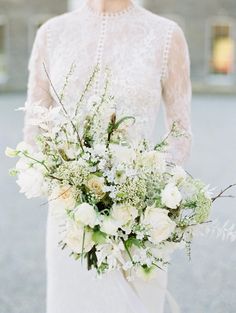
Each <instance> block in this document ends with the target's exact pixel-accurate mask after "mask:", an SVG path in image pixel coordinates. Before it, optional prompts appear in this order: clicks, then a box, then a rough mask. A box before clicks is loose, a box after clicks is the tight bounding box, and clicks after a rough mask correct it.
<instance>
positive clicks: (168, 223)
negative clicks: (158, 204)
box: [143, 206, 176, 244]
mask: <svg viewBox="0 0 236 313" xmlns="http://www.w3.org/2000/svg"><path fill="white" fill-rule="evenodd" d="M143 223H144V224H145V225H149V226H151V228H150V230H149V236H150V240H151V241H152V242H153V243H156V244H157V243H159V242H162V241H164V240H166V239H168V238H169V237H170V235H171V234H172V232H173V231H174V229H175V226H176V224H175V222H173V221H172V220H171V219H170V218H169V216H168V210H164V209H160V208H155V207H153V206H151V207H147V208H146V210H145V215H144V219H143Z"/></svg>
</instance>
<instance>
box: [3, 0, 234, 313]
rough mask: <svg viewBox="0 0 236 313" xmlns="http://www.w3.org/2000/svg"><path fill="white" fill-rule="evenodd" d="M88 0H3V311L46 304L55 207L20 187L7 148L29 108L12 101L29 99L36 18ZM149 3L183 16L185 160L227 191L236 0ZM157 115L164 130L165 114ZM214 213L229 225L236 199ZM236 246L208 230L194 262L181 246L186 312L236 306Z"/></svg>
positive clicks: (173, 279) (179, 270)
mask: <svg viewBox="0 0 236 313" xmlns="http://www.w3.org/2000/svg"><path fill="white" fill-rule="evenodd" d="M81 1H82V0H81ZM81 1H70V2H69V3H68V2H67V1H62V0H57V1H51V2H46V1H44V0H41V1H36V0H34V1H33V0H28V1H26V0H24V1H23V0H0V160H1V162H0V171H1V176H0V177H1V179H0V194H1V202H0V203H1V204H0V238H1V243H0V248H1V250H0V313H45V289H46V270H45V255H44V254H45V250H44V249H45V247H44V246H45V229H46V216H47V207H46V206H42V205H41V204H42V203H43V202H44V201H43V200H30V201H27V200H26V199H25V198H24V196H22V195H21V194H19V193H18V187H17V186H16V184H15V179H14V178H11V177H9V176H8V169H9V168H10V167H13V166H14V162H15V160H11V159H7V158H6V157H5V156H4V150H5V146H6V145H8V146H12V147H14V146H15V144H16V143H17V142H18V141H19V140H21V139H22V126H23V114H22V113H21V112H15V111H14V109H15V108H17V107H19V106H23V105H24V102H25V99H26V93H25V89H26V83H27V62H28V58H29V55H30V51H31V47H32V42H33V39H34V35H35V31H36V29H37V27H38V26H39V25H41V23H43V22H44V21H45V20H46V19H47V18H49V17H51V16H53V15H57V14H60V13H63V12H65V11H67V10H72V9H74V8H76V7H78V6H79V5H80V4H81ZM139 2H141V1H139ZM143 4H144V5H145V6H146V7H147V8H149V9H151V10H153V11H155V12H156V13H158V14H161V15H165V16H168V17H171V18H172V19H175V20H176V21H177V22H178V23H179V24H180V25H181V26H182V27H183V29H184V31H185V34H186V38H187V40H188V42H189V48H190V53H191V60H192V81H193V89H194V97H193V104H192V122H193V133H194V143H193V151H192V157H191V160H190V162H189V163H188V166H187V168H188V170H189V171H190V172H191V173H192V174H193V175H194V176H195V177H199V178H201V179H203V180H204V181H206V182H207V183H209V184H210V185H211V186H212V187H215V186H217V187H218V188H217V190H216V191H219V189H220V187H225V186H226V185H228V184H229V183H231V182H236V165H235V160H236V140H235V135H236V92H235V88H236V84H235V78H236V72H235V49H234V46H235V37H234V36H235V33H236V32H235V27H236V26H235V19H236V2H235V1H234V0H233V1H230V0H227V1H226V0H225V1H222V0H218V1H214V0H212V1H211V0H208V1H207V2H203V1H198V2H197V1H192V0H181V1H180V2H178V3H176V2H175V1H174V0H173V1H172V0H165V1H164V0H156V1H154V0H152V1H151V0H150V1H148V0H146V1H145V3H144V1H143ZM204 5H205V7H204ZM159 122H160V123H159V124H160V127H159V129H158V130H157V131H158V133H159V134H160V135H161V134H162V133H163V116H162V114H161V115H160V116H159ZM232 193H234V194H235V195H236V190H233V191H232ZM212 219H218V220H219V224H220V225H221V226H223V224H224V223H225V222H227V221H229V222H228V225H229V226H230V225H233V224H236V199H222V200H219V202H217V203H216V205H215V208H214V211H213V214H212ZM235 251H236V242H230V241H229V240H225V241H223V240H221V239H220V238H216V236H215V235H209V236H206V237H199V238H197V239H196V240H195V241H194V244H193V248H192V261H191V262H189V261H188V260H187V257H186V256H185V254H184V252H183V251H179V252H177V253H176V254H175V256H174V258H173V262H172V265H171V266H170V269H169V290H170V291H171V292H172V294H173V295H174V296H175V297H176V299H177V301H178V302H179V304H180V307H181V313H235V312H236V298H235V290H236V265H235V264H236V252H235ZM169 312H170V311H169V308H168V305H167V306H166V313H169ZM65 313H69V312H65ZM81 313H82V312H81ZM111 313H112V311H111Z"/></svg>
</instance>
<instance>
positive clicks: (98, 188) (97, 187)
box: [86, 175, 105, 197]
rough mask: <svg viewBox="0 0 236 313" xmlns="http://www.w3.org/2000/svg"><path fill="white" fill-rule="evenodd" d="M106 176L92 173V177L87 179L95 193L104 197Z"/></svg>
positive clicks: (88, 185) (89, 186) (88, 184)
mask: <svg viewBox="0 0 236 313" xmlns="http://www.w3.org/2000/svg"><path fill="white" fill-rule="evenodd" d="M104 183H105V180H104V177H98V176H97V175H90V178H89V179H88V181H87V184H86V185H87V187H88V188H89V189H90V190H91V191H92V192H93V193H95V195H97V196H98V197H103V196H104V194H105V193H104V191H103V188H104Z"/></svg>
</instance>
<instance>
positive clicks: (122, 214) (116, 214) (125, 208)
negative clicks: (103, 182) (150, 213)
mask: <svg viewBox="0 0 236 313" xmlns="http://www.w3.org/2000/svg"><path fill="white" fill-rule="evenodd" d="M111 216H112V217H113V218H114V219H115V220H116V221H117V222H118V223H119V224H120V225H121V226H124V225H126V224H128V223H129V222H131V221H134V219H135V218H136V217H137V216H138V210H137V209H136V208H135V207H133V206H132V205H130V204H128V203H127V204H114V205H113V207H112V211H111Z"/></svg>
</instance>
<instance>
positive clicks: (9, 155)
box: [5, 147, 18, 158]
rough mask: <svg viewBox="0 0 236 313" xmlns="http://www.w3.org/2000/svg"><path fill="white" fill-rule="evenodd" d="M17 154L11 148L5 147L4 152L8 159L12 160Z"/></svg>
mask: <svg viewBox="0 0 236 313" xmlns="http://www.w3.org/2000/svg"><path fill="white" fill-rule="evenodd" d="M17 154H18V152H17V150H14V149H12V148H9V147H7V148H6V150H5V155H6V156H8V157H9V158H14V157H16V156H17Z"/></svg>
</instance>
